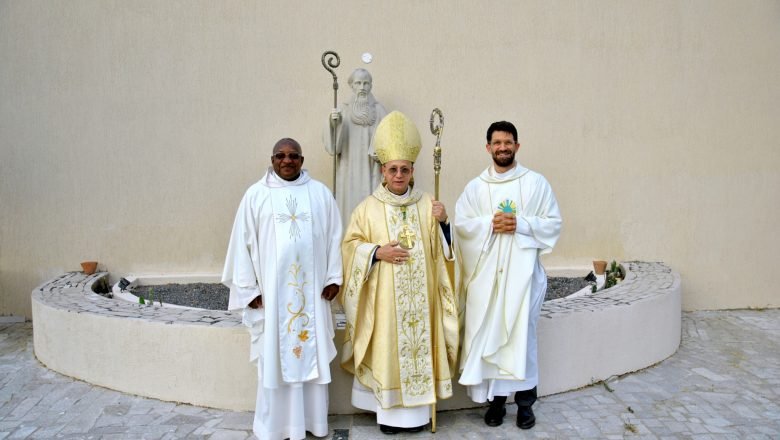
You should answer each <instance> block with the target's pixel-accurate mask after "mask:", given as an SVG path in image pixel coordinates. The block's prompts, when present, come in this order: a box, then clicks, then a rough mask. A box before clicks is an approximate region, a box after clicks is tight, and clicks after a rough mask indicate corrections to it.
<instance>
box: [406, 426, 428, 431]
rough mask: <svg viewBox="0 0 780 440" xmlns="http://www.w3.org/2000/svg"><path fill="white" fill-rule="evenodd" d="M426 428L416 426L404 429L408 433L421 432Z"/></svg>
mask: <svg viewBox="0 0 780 440" xmlns="http://www.w3.org/2000/svg"><path fill="white" fill-rule="evenodd" d="M423 428H425V425H420V426H415V427H414V428H404V431H406V432H420V431H422V430H423Z"/></svg>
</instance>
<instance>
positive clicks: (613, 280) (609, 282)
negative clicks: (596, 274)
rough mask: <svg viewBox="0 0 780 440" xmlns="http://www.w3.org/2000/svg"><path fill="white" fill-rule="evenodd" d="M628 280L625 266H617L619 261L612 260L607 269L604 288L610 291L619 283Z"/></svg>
mask: <svg viewBox="0 0 780 440" xmlns="http://www.w3.org/2000/svg"><path fill="white" fill-rule="evenodd" d="M625 278H626V272H625V269H624V268H623V266H621V265H619V264H617V261H615V260H612V263H611V264H610V265H609V267H608V268H607V273H606V277H605V278H604V288H605V289H609V288H610V287H612V286H614V285H616V284H617V283H618V281H623V280H624V279H625Z"/></svg>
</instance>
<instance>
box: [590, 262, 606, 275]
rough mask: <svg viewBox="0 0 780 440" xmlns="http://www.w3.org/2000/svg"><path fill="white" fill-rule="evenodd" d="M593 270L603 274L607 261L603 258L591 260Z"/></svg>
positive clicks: (597, 273)
mask: <svg viewBox="0 0 780 440" xmlns="http://www.w3.org/2000/svg"><path fill="white" fill-rule="evenodd" d="M593 271H594V272H596V275H604V272H606V271H607V262H606V261H603V260H593Z"/></svg>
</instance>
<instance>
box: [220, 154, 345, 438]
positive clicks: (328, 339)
mask: <svg viewBox="0 0 780 440" xmlns="http://www.w3.org/2000/svg"><path fill="white" fill-rule="evenodd" d="M341 231H342V225H341V217H340V216H339V212H338V208H337V207H336V203H335V200H334V199H333V195H332V194H331V192H330V190H329V189H328V188H327V187H326V186H325V185H323V184H322V183H320V182H317V181H315V180H312V179H311V178H310V177H309V175H308V173H307V172H306V171H303V172H302V173H301V176H300V177H299V178H298V179H296V180H295V181H292V182H288V181H286V180H283V179H281V178H280V177H278V176H277V175H276V174H275V173H274V172H273V170H272V169H270V168H269V169H268V172H267V173H266V175H265V176H264V177H263V178H262V179H261V180H260V181H259V182H257V183H255V184H254V185H252V186H251V187H250V188H249V189H248V190H247V191H246V194H245V195H244V197H243V199H242V200H241V204H240V206H239V208H238V213H237V214H236V219H235V223H234V225H233V232H232V234H231V236H230V244H229V247H228V253H227V258H226V261H225V268H224V271H223V273H222V283H223V284H225V285H226V286H228V287H230V300H229V304H228V309H229V310H243V315H242V317H243V323H244V324H245V325H246V326H247V327H248V328H249V332H250V335H251V347H250V361H256V362H257V378H258V383H257V406H256V411H255V419H254V425H253V428H254V432H255V434H256V435H257V436H258V438H262V439H284V438H290V439H302V438H305V437H306V431H310V432H311V433H313V434H315V435H318V436H324V435H327V433H328V383H330V381H331V375H330V365H329V364H330V361H332V360H333V358H334V357H335V356H336V347H335V345H334V343H333V338H334V336H335V332H334V327H333V318H332V315H331V309H330V302H329V301H327V300H325V299H323V298H322V290H323V288H324V287H325V286H328V285H330V284H339V285H340V284H341V282H342V270H341V252H340V243H341V240H340V239H341ZM258 295H262V299H263V307H262V308H258V309H251V308H249V307H247V306H248V304H249V303H250V302H251V301H252V300H253V299H254V298H255V297H257V296H258ZM247 385H249V384H247Z"/></svg>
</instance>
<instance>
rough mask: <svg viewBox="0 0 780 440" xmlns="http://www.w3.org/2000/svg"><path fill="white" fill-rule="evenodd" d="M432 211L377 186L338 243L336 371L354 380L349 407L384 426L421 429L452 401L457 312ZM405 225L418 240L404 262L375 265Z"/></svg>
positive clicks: (411, 196) (427, 199) (413, 193)
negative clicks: (340, 312)
mask: <svg viewBox="0 0 780 440" xmlns="http://www.w3.org/2000/svg"><path fill="white" fill-rule="evenodd" d="M431 210H432V203H431V196H430V195H428V194H425V193H423V192H420V191H417V190H413V189H410V190H409V191H408V192H407V194H406V195H404V196H396V195H394V194H392V193H391V192H390V191H388V190H387V189H386V188H385V187H384V186H382V185H379V186H378V187H377V189H376V190H375V191H374V193H373V195H371V196H369V197H367V198H366V199H365V200H363V202H362V203H361V204H360V205H358V207H357V208H356V209H355V211H354V212H353V214H352V218H351V220H350V223H349V226H348V227H347V230H346V232H345V234H344V242H343V243H342V254H343V258H344V274H345V280H344V288H343V289H342V293H341V294H340V298H341V300H342V303H343V304H344V311H345V313H346V318H347V331H346V332H345V341H344V346H343V351H342V359H341V365H342V367H343V368H344V369H346V370H347V371H348V372H350V373H351V374H353V375H355V381H354V385H353V390H352V404H353V405H354V406H356V407H358V408H361V409H365V410H369V411H374V412H376V413H377V421H378V423H380V424H384V425H391V426H398V427H407V428H410V427H416V426H421V425H424V424H426V423H427V422H428V420H429V418H430V405H432V404H434V403H435V402H436V401H437V400H438V399H446V398H449V397H450V396H452V378H453V375H454V372H455V370H454V368H455V363H456V358H457V352H458V316H457V304H456V302H455V297H454V295H453V291H452V287H451V284H450V280H449V277H448V275H447V269H446V267H445V258H446V256H447V254H449V246H447V245H443V240H444V236H443V234H442V231H441V229H440V225H439V222H438V221H437V220H436V219H435V218H434V217H433V215H432V213H431ZM404 225H406V226H408V227H409V228H410V230H411V231H413V233H414V236H415V237H414V246H413V247H412V248H411V249H409V252H410V253H411V255H410V258H409V260H408V262H407V263H405V264H390V263H387V262H384V261H381V260H377V261H375V262H374V261H373V255H374V252H375V251H376V249H377V248H378V247H379V246H380V245H384V244H386V243H388V242H390V241H392V240H398V236H399V235H400V234H401V233H402V231H403V230H404ZM372 262H373V263H372Z"/></svg>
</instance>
